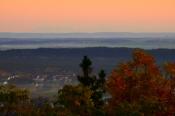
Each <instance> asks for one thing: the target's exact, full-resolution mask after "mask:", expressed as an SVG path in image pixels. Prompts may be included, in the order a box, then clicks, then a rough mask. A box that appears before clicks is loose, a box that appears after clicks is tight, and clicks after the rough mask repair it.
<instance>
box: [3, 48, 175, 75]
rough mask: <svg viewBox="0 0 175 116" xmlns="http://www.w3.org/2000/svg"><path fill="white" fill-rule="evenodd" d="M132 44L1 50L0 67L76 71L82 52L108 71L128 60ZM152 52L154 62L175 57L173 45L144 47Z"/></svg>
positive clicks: (162, 61)
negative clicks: (125, 45) (171, 46)
mask: <svg viewBox="0 0 175 116" xmlns="http://www.w3.org/2000/svg"><path fill="white" fill-rule="evenodd" d="M132 51H133V48H106V47H94V48H58V49H53V48H41V49H21V50H7V51H0V68H1V69H3V70H9V71H12V72H16V71H24V72H25V71H26V72H36V71H39V72H43V71H44V70H45V69H46V68H48V67H50V68H53V67H54V69H55V68H58V69H60V68H61V69H64V70H68V71H73V72H75V71H76V72H77V71H78V70H79V63H80V61H81V59H82V57H83V56H84V55H87V56H89V57H90V58H91V59H92V60H93V63H94V69H95V70H99V69H101V68H103V69H105V70H107V71H108V72H110V71H111V70H112V69H113V68H114V67H115V66H116V65H117V64H118V63H120V62H122V61H126V60H129V59H130V58H131V56H132ZM146 51H147V52H149V53H150V54H152V55H153V56H155V58H156V61H157V63H159V64H162V63H164V62H167V61H175V49H153V50H146Z"/></svg>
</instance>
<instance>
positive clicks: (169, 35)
mask: <svg viewBox="0 0 175 116" xmlns="http://www.w3.org/2000/svg"><path fill="white" fill-rule="evenodd" d="M115 37H117V38H118V37H119V38H121V37H122V38H145V37H154V38H162V37H163V38H165V37H166V38H175V33H168V32H164V33H132V32H94V33H10V32H6V33H2V32H1V33H0V38H40V39H41V38H115Z"/></svg>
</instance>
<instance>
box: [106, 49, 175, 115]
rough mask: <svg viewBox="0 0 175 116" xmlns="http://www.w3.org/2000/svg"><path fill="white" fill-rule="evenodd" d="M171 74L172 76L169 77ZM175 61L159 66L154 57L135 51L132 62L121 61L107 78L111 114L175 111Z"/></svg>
mask: <svg viewBox="0 0 175 116" xmlns="http://www.w3.org/2000/svg"><path fill="white" fill-rule="evenodd" d="M168 77H169V78H168ZM174 83H175V64H173V63H167V64H166V65H165V67H164V68H163V69H160V68H159V67H158V66H157V65H156V62H155V59H154V57H153V56H151V55H149V54H148V53H146V52H144V51H142V50H135V51H134V52H133V58H132V60H131V61H128V62H125V63H121V64H120V65H118V67H117V68H116V69H114V70H113V72H112V74H111V75H110V77H109V79H108V81H107V88H108V92H109V93H110V95H111V99H110V100H109V105H108V112H109V114H110V115H119V114H124V115H129V114H132V113H133V114H137V115H173V114H175V104H174V103H175V84H174Z"/></svg>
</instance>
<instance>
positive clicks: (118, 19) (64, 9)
mask: <svg viewBox="0 0 175 116" xmlns="http://www.w3.org/2000/svg"><path fill="white" fill-rule="evenodd" d="M174 5H175V1H174V0H86V1H82V0H44V1H43V0H13V1H12V0H1V1H0V17H1V18H0V32H30V33H69V32H73V33H74V32H175V7H174Z"/></svg>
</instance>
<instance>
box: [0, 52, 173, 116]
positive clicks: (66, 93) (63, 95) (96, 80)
mask: <svg viewBox="0 0 175 116" xmlns="http://www.w3.org/2000/svg"><path fill="white" fill-rule="evenodd" d="M162 57H166V56H162ZM92 63H93V62H92V60H91V59H90V58H89V57H88V56H84V57H83V59H82V61H81V62H80V65H79V66H80V69H81V73H80V74H78V75H77V79H78V83H77V84H76V85H65V86H64V87H63V88H62V89H59V90H58V92H57V96H54V99H49V98H43V97H38V98H32V97H31V95H30V91H29V90H27V89H23V88H19V87H16V86H15V85H1V86H0V116H1V115H2V116H32V115H33V116H173V115H175V62H167V61H164V65H162V66H159V65H157V63H156V59H155V58H154V57H153V56H152V55H150V54H149V53H148V52H147V51H144V50H141V49H134V50H133V51H132V58H131V59H129V60H127V61H124V62H120V63H119V64H118V65H117V66H116V67H115V68H114V69H113V70H112V71H111V74H109V76H107V75H106V73H105V70H103V69H101V70H99V71H98V73H97V74H94V72H93V67H92Z"/></svg>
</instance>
